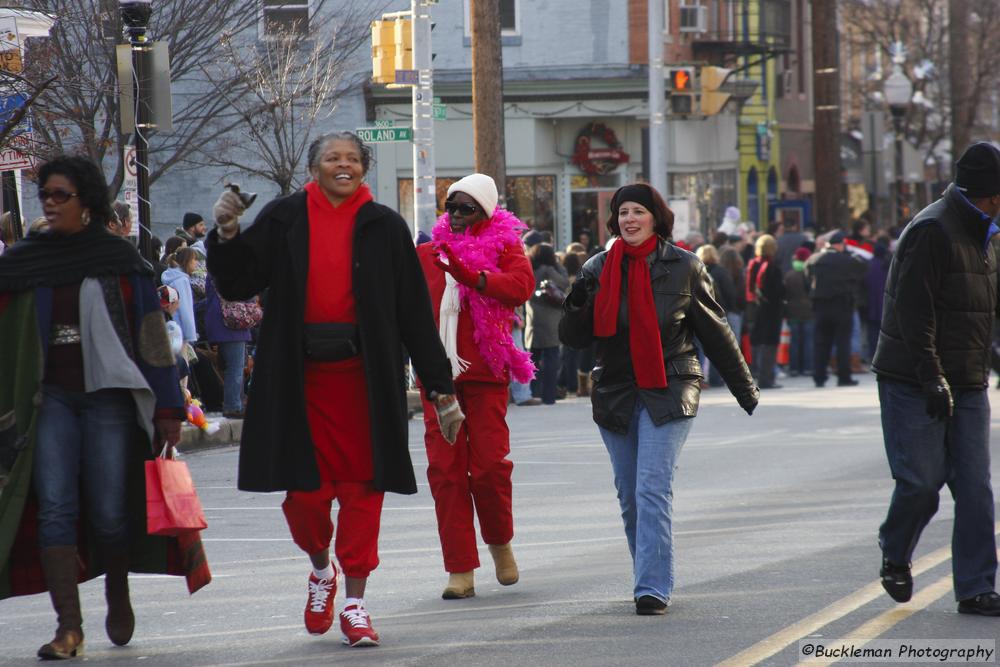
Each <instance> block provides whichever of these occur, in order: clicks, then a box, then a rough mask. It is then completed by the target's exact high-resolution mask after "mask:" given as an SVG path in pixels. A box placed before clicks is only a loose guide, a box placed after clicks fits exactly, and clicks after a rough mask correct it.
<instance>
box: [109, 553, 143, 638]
mask: <svg viewBox="0 0 1000 667" xmlns="http://www.w3.org/2000/svg"><path fill="white" fill-rule="evenodd" d="M101 555H102V557H103V559H104V569H105V575H104V598H105V599H106V600H107V601H108V616H107V618H106V619H105V621H104V629H105V630H106V631H107V633H108V639H110V640H111V641H112V643H114V644H115V645H116V646H125V644H128V643H129V640H130V639H132V632H133V631H134V630H135V614H134V613H133V612H132V601H131V600H130V599H129V593H128V545H122V546H120V547H117V548H116V547H112V546H111V545H108V546H106V547H102V548H101Z"/></svg>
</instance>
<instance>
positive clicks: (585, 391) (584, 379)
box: [576, 373, 590, 398]
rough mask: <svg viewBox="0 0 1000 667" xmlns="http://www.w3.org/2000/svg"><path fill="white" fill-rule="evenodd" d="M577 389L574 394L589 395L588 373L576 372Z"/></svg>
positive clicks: (581, 396)
mask: <svg viewBox="0 0 1000 667" xmlns="http://www.w3.org/2000/svg"><path fill="white" fill-rule="evenodd" d="M576 384H577V390H576V395H577V396H579V397H580V398H584V397H586V396H590V373H577V374H576Z"/></svg>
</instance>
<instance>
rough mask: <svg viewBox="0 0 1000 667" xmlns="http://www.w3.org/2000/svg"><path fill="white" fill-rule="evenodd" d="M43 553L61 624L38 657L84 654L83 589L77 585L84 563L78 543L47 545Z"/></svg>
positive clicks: (50, 590)
mask: <svg viewBox="0 0 1000 667" xmlns="http://www.w3.org/2000/svg"><path fill="white" fill-rule="evenodd" d="M41 557H42V571H43V572H44V574H45V585H46V586H48V588H49V596H50V597H51V598H52V607H53V608H54V609H55V610H56V615H57V617H58V620H59V628H58V629H57V630H56V636H55V638H53V640H52V641H50V642H49V643H48V644H45V645H44V646H42V647H41V648H40V649H38V657H39V658H41V659H42V660H66V659H67V658H75V657H77V656H78V655H83V617H82V615H81V614H80V592H79V590H77V587H76V581H77V578H78V576H79V572H80V566H79V560H78V558H77V554H76V547H75V546H61V547H45V548H44V549H42V551H41Z"/></svg>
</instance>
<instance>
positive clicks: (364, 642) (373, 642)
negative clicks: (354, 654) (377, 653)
mask: <svg viewBox="0 0 1000 667" xmlns="http://www.w3.org/2000/svg"><path fill="white" fill-rule="evenodd" d="M340 641H341V642H343V643H344V645H345V646H350V647H351V648H354V647H357V646H378V640H377V639H372V638H371V637H362V638H361V639H359V640H358V641H356V642H354V643H353V644H352V643H351V640H350V639H348V638H347V635H341V636H340Z"/></svg>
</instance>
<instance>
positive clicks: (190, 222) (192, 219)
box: [181, 213, 205, 229]
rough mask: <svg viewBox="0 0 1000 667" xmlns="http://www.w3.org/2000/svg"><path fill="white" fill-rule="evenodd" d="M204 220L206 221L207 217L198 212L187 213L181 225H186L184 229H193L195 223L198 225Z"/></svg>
mask: <svg viewBox="0 0 1000 667" xmlns="http://www.w3.org/2000/svg"><path fill="white" fill-rule="evenodd" d="M204 221H205V219H204V218H202V217H201V216H200V215H198V214H197V213H185V214H184V222H182V223H181V226H182V227H184V229H191V228H192V227H194V226H195V225H197V224H198V223H199V222H204Z"/></svg>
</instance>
